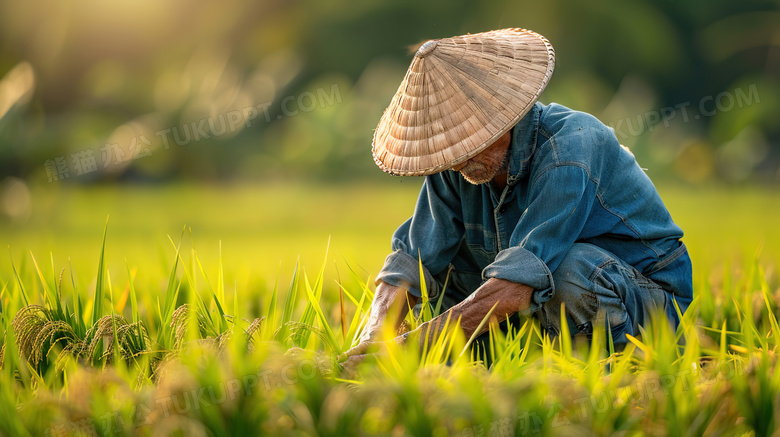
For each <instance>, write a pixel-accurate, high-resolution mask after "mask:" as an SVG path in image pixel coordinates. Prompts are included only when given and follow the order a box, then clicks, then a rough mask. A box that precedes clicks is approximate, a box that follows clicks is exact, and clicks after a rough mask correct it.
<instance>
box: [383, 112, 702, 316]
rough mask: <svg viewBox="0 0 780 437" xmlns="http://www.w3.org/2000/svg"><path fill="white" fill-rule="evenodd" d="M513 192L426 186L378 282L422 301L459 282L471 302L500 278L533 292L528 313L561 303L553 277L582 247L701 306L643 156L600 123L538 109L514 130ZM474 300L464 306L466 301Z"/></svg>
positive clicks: (438, 178) (441, 183)
mask: <svg viewBox="0 0 780 437" xmlns="http://www.w3.org/2000/svg"><path fill="white" fill-rule="evenodd" d="M509 153H510V156H509V164H508V165H509V167H508V175H507V182H508V183H507V185H506V188H505V189H504V190H503V191H498V190H496V189H495V187H494V186H493V184H491V183H487V184H482V185H473V184H471V183H469V182H467V181H466V180H465V179H464V178H463V176H461V174H460V173H459V172H456V171H452V170H446V171H444V172H441V173H437V174H433V175H430V176H426V177H425V181H424V182H423V186H422V191H421V192H420V196H419V198H418V200H417V205H416V207H415V211H414V215H413V216H412V217H411V218H410V219H409V220H407V221H406V222H405V223H403V224H402V225H401V226H400V227H399V228H398V230H397V231H396V232H395V234H394V235H393V238H392V248H393V251H394V252H393V253H391V254H390V255H389V256H388V257H387V259H386V260H385V265H384V267H383V268H382V270H381V271H380V273H379V275H378V276H377V282H378V281H385V282H387V283H389V284H392V285H395V286H400V287H404V288H408V289H409V292H410V293H412V294H414V295H417V296H420V294H421V292H420V274H419V271H420V269H419V264H418V257H421V258H422V264H423V274H424V278H425V282H426V286H427V289H428V290H429V294H430V295H431V296H432V297H435V296H436V295H437V294H438V292H439V289H440V288H441V284H443V282H444V278H445V277H447V276H448V274H449V273H451V275H450V276H449V278H450V279H449V282H448V285H447V290H448V291H447V293H446V294H448V295H449V294H450V290H451V287H452V288H454V289H456V290H457V289H459V290H460V293H465V294H466V295H467V294H470V293H471V292H473V291H474V290H475V289H476V288H477V287H478V286H479V285H480V283H481V282H482V281H484V280H486V279H488V278H500V279H505V280H509V281H512V282H515V283H520V284H525V285H528V286H530V287H533V288H534V293H533V296H532V303H531V308H529V310H527V311H524V313H526V314H529V313H533V312H535V311H537V310H538V309H539V308H540V307H541V305H542V304H543V303H544V302H546V301H547V300H549V299H550V298H551V297H552V296H553V293H554V292H555V284H554V283H553V275H552V273H553V272H555V270H556V269H557V268H558V265H559V264H560V263H561V261H562V259H563V257H564V256H565V255H566V253H567V252H568V251H569V249H570V248H571V246H572V244H574V243H575V242H586V243H590V244H594V245H596V246H599V247H601V248H603V249H605V250H607V251H609V252H611V253H613V254H614V255H616V256H617V257H619V258H620V259H622V260H624V261H625V262H627V263H628V264H630V265H632V266H634V267H635V268H636V269H637V270H638V271H640V272H642V273H643V274H644V275H645V276H647V277H649V278H651V279H653V280H654V281H655V282H657V283H658V284H659V285H661V286H662V287H663V288H664V289H665V290H667V291H668V292H670V293H673V294H674V295H675V298H676V299H677V301H678V303H679V304H680V306H681V309H682V310H683V311H684V310H685V308H687V306H688V303H689V302H690V301H691V297H692V284H691V269H690V258H689V257H688V254H687V251H686V250H685V246H684V245H683V244H682V243H681V241H680V238H682V236H683V232H682V230H681V229H680V228H679V227H678V226H677V225H676V224H675V223H674V222H673V221H672V218H671V216H670V214H669V212H668V211H667V209H666V207H665V206H664V204H663V202H662V201H661V198H660V196H659V195H658V192H657V191H656V189H655V187H654V186H653V184H652V182H651V181H650V179H649V178H648V177H647V175H646V174H645V172H644V171H643V170H642V169H641V168H640V167H639V165H638V164H637V162H636V160H635V159H634V155H633V154H631V152H630V151H629V150H628V149H626V148H625V147H623V146H621V145H620V144H619V143H618V140H617V138H616V137H615V134H614V132H613V131H612V130H611V129H610V128H608V127H607V126H605V125H604V124H603V123H601V122H600V121H598V120H597V119H596V118H595V117H593V116H591V115H589V114H586V113H583V112H579V111H574V110H571V109H569V108H566V107H564V106H561V105H558V104H554V103H553V104H550V105H547V106H545V105H542V104H541V103H536V104H535V105H534V107H533V108H532V109H531V111H530V112H529V113H528V114H527V115H526V116H525V117H523V118H522V119H521V120H520V122H518V123H517V125H515V126H514V127H513V129H512V142H511V145H510V152H509ZM463 297H465V295H464V296H461V298H463Z"/></svg>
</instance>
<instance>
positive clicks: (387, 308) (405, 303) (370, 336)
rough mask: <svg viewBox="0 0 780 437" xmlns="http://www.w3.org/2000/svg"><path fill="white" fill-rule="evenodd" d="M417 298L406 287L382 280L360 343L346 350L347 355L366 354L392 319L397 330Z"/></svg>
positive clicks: (393, 326)
mask: <svg viewBox="0 0 780 437" xmlns="http://www.w3.org/2000/svg"><path fill="white" fill-rule="evenodd" d="M417 300H418V299H417V297H416V296H414V295H412V294H410V293H408V292H407V291H406V290H405V289H403V288H401V287H396V286H394V285H390V284H388V283H386V282H381V281H380V282H379V284H378V285H377V287H376V293H374V300H373V301H372V302H371V309H370V314H369V317H368V322H366V327H365V329H364V330H363V335H362V336H361V337H360V343H359V344H358V345H357V346H355V347H353V348H352V349H350V350H348V351H347V352H345V355H346V356H348V357H349V356H352V355H362V354H365V353H366V350H367V349H368V347H369V346H371V344H372V342H374V341H376V340H377V337H378V336H379V335H380V334H381V332H382V327H383V326H384V325H385V323H386V322H391V321H392V325H391V327H392V329H393V331H395V330H397V329H398V326H399V325H400V324H401V322H403V320H404V318H405V317H406V314H407V313H408V312H409V308H412V307H414V306H415V305H416V304H417Z"/></svg>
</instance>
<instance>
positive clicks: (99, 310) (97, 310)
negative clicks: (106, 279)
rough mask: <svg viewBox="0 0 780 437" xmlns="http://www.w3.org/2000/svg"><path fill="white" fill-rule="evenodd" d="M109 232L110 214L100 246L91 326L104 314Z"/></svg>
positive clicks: (90, 320)
mask: <svg viewBox="0 0 780 437" xmlns="http://www.w3.org/2000/svg"><path fill="white" fill-rule="evenodd" d="M107 234H108V216H106V226H105V228H103V244H102V246H101V248H100V260H99V261H98V272H97V281H96V282H95V301H94V302H93V303H92V314H91V315H90V319H89V326H92V325H94V324H95V322H96V321H97V320H98V319H100V315H101V314H103V293H104V291H103V271H104V269H105V255H106V235H107Z"/></svg>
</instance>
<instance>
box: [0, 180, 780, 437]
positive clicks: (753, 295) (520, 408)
mask: <svg viewBox="0 0 780 437" xmlns="http://www.w3.org/2000/svg"><path fill="white" fill-rule="evenodd" d="M420 182H421V181H420V180H419V179H413V178H408V179H398V178H387V179H385V180H384V181H383V182H382V181H380V182H375V183H362V184H355V185H346V184H345V185H321V184H312V185H306V184H292V185H291V184H282V183H278V184H257V185H196V184H184V183H180V184H175V185H165V186H162V185H149V186H143V185H142V186H114V187H83V186H73V185H67V184H63V185H57V184H49V185H46V186H31V187H29V188H27V187H25V188H24V189H20V190H17V191H16V192H15V193H16V194H15V195H16V196H22V200H24V199H27V200H26V201H24V202H22V200H19V199H17V200H16V202H17V203H18V202H22V203H23V204H24V205H27V209H26V210H25V211H22V212H21V213H18V214H16V215H14V216H13V217H12V216H10V215H7V216H3V217H2V218H1V219H0V243H2V244H3V245H4V246H7V247H8V249H7V253H6V254H5V255H3V256H2V257H0V334H2V337H0V344H2V352H0V357H2V358H1V360H0V362H1V363H2V368H0V435H7V436H28V435H31V436H39V435H42V436H87V435H89V436H94V435H99V436H108V435H112V436H114V435H141V436H147V435H186V436H190V435H193V436H211V435H296V436H297V435H334V436H335V435H339V436H340V435H393V436H396V435H397V436H402V435H415V436H429V435H435V436H454V435H457V436H475V437H476V436H513V435H518V436H525V435H533V436H537V435H564V436H577V435H582V436H588V435H631V436H633V435H691V436H697V435H745V436H768V435H776V430H777V428H778V424H780V372H776V371H775V370H776V363H777V353H778V345H780V325H778V321H777V317H778V304H780V281H778V273H777V267H778V265H779V262H780V227H778V226H777V223H778V221H779V220H780V192H777V191H775V190H771V189H769V188H760V187H753V186H744V187H735V186H728V187H727V186H706V187H698V186H677V185H661V186H659V191H660V192H661V195H662V197H663V198H664V200H665V202H666V204H667V206H668V207H669V209H670V211H671V212H672V216H673V217H674V218H675V220H676V221H677V222H678V224H680V225H681V226H682V228H683V229H684V231H685V232H686V238H685V242H686V244H687V245H688V247H689V250H690V252H691V256H692V259H693V263H694V288H695V300H694V303H693V304H692V305H691V307H690V309H689V310H688V311H687V312H686V313H685V314H684V316H683V318H682V323H681V324H680V327H679V328H678V329H677V331H676V332H673V331H671V330H670V329H669V328H668V325H666V324H665V323H654V324H652V325H651V326H648V327H646V329H645V331H644V332H643V333H642V335H641V336H638V337H637V338H632V339H631V344H630V345H629V347H628V348H627V349H626V350H625V351H623V352H622V353H614V354H610V351H611V348H610V339H609V338H608V337H606V336H605V335H604V333H603V332H601V333H600V332H596V333H595V334H594V338H593V343H592V344H591V345H590V346H589V345H588V344H584V343H581V342H574V343H573V342H572V341H570V340H568V339H567V336H565V335H563V336H561V338H562V339H563V340H554V341H553V340H551V339H550V338H549V337H547V336H546V335H545V334H544V332H542V331H541V330H540V329H539V327H538V324H536V323H535V321H534V320H533V319H528V320H527V321H525V323H524V324H522V325H520V326H514V327H513V328H512V329H511V330H510V331H509V332H508V333H507V334H503V333H502V332H501V331H500V330H497V329H495V327H494V326H493V327H491V330H490V332H491V333H492V335H491V339H490V344H491V346H492V347H491V364H490V366H489V367H486V366H485V365H484V363H482V362H481V361H478V360H476V359H475V355H474V353H473V348H472V347H471V345H472V340H473V339H469V338H465V337H464V336H463V335H462V334H461V333H460V332H459V331H458V329H457V321H456V320H451V321H450V323H449V326H450V328H452V329H450V330H448V332H447V334H446V335H442V336H440V337H439V338H438V339H437V341H436V342H434V343H433V344H429V345H427V347H426V348H423V350H420V349H419V348H414V347H397V346H395V345H394V343H392V342H391V343H388V344H389V347H388V348H387V349H386V350H385V351H383V352H382V353H379V354H377V355H376V356H374V357H371V358H369V359H367V360H366V361H364V363H363V364H362V366H360V367H359V368H357V369H351V368H345V367H344V366H343V363H342V362H341V360H340V359H339V357H338V356H339V354H340V353H342V352H344V351H345V350H347V349H349V348H350V347H351V346H353V345H354V344H356V339H357V338H358V337H359V335H360V332H361V330H362V327H363V324H364V323H365V320H366V314H367V312H368V308H369V304H370V302H371V299H372V294H373V289H374V286H373V279H372V278H373V277H374V275H375V274H376V273H377V272H378V271H379V269H380V268H381V265H382V262H383V260H384V257H385V256H386V255H387V253H388V251H389V245H390V235H391V233H392V232H393V230H394V229H395V228H396V227H397V226H398V225H399V224H400V223H401V222H402V221H403V220H405V219H406V218H407V217H408V216H409V215H410V214H411V212H412V208H413V205H414V200H415V198H416V195H417V192H418V190H419V185H420ZM25 202H26V203H25ZM429 304H430V307H431V308H433V311H422V312H421V316H420V318H419V319H415V318H414V317H412V316H411V315H410V316H407V321H406V322H407V323H406V325H408V327H409V328H411V329H413V328H415V327H416V326H418V325H419V324H420V323H422V322H425V321H426V320H427V319H429V318H430V317H432V316H435V315H436V314H435V313H436V312H435V308H436V305H435V304H436V303H435V302H430V303H429ZM386 334H387V337H388V338H390V337H392V336H393V334H394V333H386Z"/></svg>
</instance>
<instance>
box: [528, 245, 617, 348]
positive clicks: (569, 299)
mask: <svg viewBox="0 0 780 437" xmlns="http://www.w3.org/2000/svg"><path fill="white" fill-rule="evenodd" d="M615 262H616V260H615V259H614V256H613V255H611V254H609V252H607V251H605V250H603V249H600V248H598V247H596V246H593V245H591V244H586V243H575V244H574V245H573V246H572V248H571V249H570V250H569V252H568V253H567V254H566V256H565V257H564V259H563V261H562V262H561V263H560V265H559V266H558V268H557V269H556V270H555V272H554V273H553V283H554V287H555V294H554V296H553V298H552V299H550V301H548V302H547V303H545V304H544V306H543V310H544V313H545V316H546V317H545V318H546V320H547V322H548V324H549V328H551V329H555V330H559V329H560V314H561V305H564V306H565V311H566V318H567V323H568V324H569V330H570V331H571V332H572V334H577V333H582V334H590V333H591V332H592V330H593V326H594V325H595V324H605V318H606V319H611V320H610V322H612V323H610V324H611V325H614V323H619V322H622V321H625V320H626V316H627V314H626V312H625V306H623V305H622V302H621V299H620V298H619V297H618V296H617V294H615V293H614V291H613V290H607V289H604V287H601V286H599V285H598V284H596V283H594V279H595V278H594V277H595V276H598V271H599V270H600V269H604V268H607V269H609V268H610V266H611V265H613V264H615ZM608 313H609V314H608Z"/></svg>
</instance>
